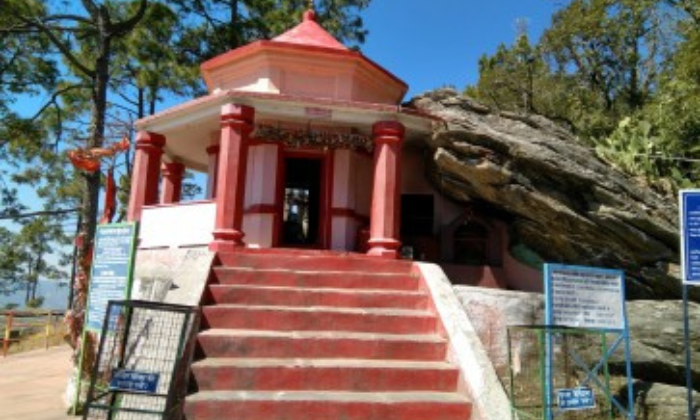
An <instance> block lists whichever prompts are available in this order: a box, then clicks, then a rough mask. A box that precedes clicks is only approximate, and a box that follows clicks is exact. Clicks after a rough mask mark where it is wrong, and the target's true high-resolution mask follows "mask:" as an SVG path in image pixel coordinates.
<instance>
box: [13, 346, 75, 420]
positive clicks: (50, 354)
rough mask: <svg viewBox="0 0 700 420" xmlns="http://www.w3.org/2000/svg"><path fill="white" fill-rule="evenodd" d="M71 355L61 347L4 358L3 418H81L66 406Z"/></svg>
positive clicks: (56, 419) (43, 419) (15, 419)
mask: <svg viewBox="0 0 700 420" xmlns="http://www.w3.org/2000/svg"><path fill="white" fill-rule="evenodd" d="M70 356H71V349H70V348H69V347H68V346H60V347H53V348H51V349H49V350H35V351H31V352H27V353H22V354H18V355H12V356H8V357H6V358H0V419H8V420H10V419H12V420H69V419H78V417H71V416H68V415H67V414H66V408H65V405H64V404H63V393H64V391H65V389H66V384H67V382H68V372H69V371H70V366H71V361H70Z"/></svg>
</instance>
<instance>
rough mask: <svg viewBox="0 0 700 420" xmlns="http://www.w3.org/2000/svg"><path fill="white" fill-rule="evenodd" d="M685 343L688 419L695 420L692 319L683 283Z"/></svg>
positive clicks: (685, 286)
mask: <svg viewBox="0 0 700 420" xmlns="http://www.w3.org/2000/svg"><path fill="white" fill-rule="evenodd" d="M681 287H682V288H683V345H684V346H685V384H686V387H687V388H688V389H687V393H688V420H695V411H694V410H693V405H694V404H693V376H692V375H691V372H692V370H691V357H690V321H689V320H688V286H687V285H685V284H683V285H682V286H681Z"/></svg>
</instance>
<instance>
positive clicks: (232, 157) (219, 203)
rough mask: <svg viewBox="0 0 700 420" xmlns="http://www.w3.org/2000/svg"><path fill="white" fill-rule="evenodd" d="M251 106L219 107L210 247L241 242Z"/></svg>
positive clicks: (219, 248)
mask: <svg viewBox="0 0 700 420" xmlns="http://www.w3.org/2000/svg"><path fill="white" fill-rule="evenodd" d="M254 117H255V109H254V108H251V107H249V106H245V105H233V104H228V105H224V106H223V107H222V108H221V143H220V144H219V165H218V166H219V167H218V171H217V182H216V184H217V185H216V222H215V227H214V241H213V242H212V243H211V244H210V245H209V249H210V250H211V251H218V252H221V251H233V250H234V249H236V248H237V247H242V246H244V245H245V244H244V243H243V237H244V236H245V234H244V233H243V229H242V228H243V204H244V203H243V199H244V198H245V175H246V164H247V162H248V137H249V136H250V133H251V132H252V131H253V119H254Z"/></svg>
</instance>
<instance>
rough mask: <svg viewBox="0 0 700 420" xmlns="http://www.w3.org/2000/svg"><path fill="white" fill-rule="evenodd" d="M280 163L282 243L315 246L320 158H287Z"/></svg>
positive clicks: (319, 210)
mask: <svg viewBox="0 0 700 420" xmlns="http://www.w3.org/2000/svg"><path fill="white" fill-rule="evenodd" d="M284 162H285V165H284V166H285V169H284V214H283V215H282V220H283V222H282V245H288V246H302V247H303V246H315V245H318V244H319V243H320V241H319V239H320V235H319V231H320V228H319V227H320V221H321V179H322V175H323V172H322V169H323V168H322V166H323V165H322V163H323V161H322V160H321V159H309V158H291V157H290V158H286V159H285V161H284Z"/></svg>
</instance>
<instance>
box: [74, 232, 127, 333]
mask: <svg viewBox="0 0 700 420" xmlns="http://www.w3.org/2000/svg"><path fill="white" fill-rule="evenodd" d="M135 244H136V224H135V223H123V224H110V225H100V226H98V227H97V232H96V233H95V248H94V249H95V250H94V254H93V255H94V256H93V263H92V275H91V277H90V294H89V296H88V309H87V312H88V313H87V324H86V328H87V329H88V330H91V331H96V332H100V331H102V324H103V322H104V319H105V315H106V312H107V303H108V302H109V301H110V300H123V299H125V298H128V297H129V287H130V286H131V275H132V267H133V259H134V246H135Z"/></svg>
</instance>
